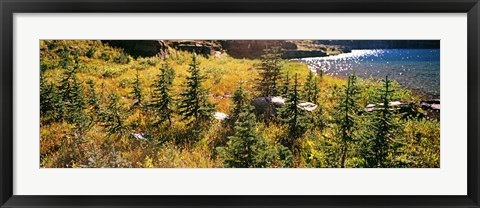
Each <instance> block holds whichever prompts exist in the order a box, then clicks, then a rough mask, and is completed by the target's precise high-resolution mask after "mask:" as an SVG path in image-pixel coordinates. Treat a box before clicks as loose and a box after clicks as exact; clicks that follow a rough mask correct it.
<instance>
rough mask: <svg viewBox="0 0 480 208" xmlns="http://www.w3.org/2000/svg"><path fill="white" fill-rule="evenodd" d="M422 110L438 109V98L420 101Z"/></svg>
mask: <svg viewBox="0 0 480 208" xmlns="http://www.w3.org/2000/svg"><path fill="white" fill-rule="evenodd" d="M420 106H421V107H422V109H423V110H438V111H440V99H433V100H424V101H422V102H421V103H420Z"/></svg>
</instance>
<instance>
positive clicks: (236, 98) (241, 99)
mask: <svg viewBox="0 0 480 208" xmlns="http://www.w3.org/2000/svg"><path fill="white" fill-rule="evenodd" d="M232 100H233V108H232V109H231V110H230V115H229V117H228V118H227V122H228V124H229V125H230V126H233V125H234V124H235V122H237V120H238V118H239V116H240V113H241V112H242V110H243V108H244V106H245V105H248V103H249V101H250V99H249V97H248V94H247V92H246V91H245V90H244V88H243V87H242V84H240V85H239V86H238V88H237V89H236V90H235V92H234V93H233V96H232Z"/></svg>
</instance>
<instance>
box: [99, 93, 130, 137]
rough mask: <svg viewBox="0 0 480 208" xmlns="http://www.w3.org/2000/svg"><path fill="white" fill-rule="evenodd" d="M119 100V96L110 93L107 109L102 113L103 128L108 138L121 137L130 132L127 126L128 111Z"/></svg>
mask: <svg viewBox="0 0 480 208" xmlns="http://www.w3.org/2000/svg"><path fill="white" fill-rule="evenodd" d="M119 100H120V97H119V96H118V95H117V94H115V93H110V94H109V95H108V103H107V106H106V108H103V109H102V111H101V112H100V122H101V126H102V127H103V128H105V130H106V132H107V135H108V136H111V135H117V136H121V135H122V134H124V133H126V132H127V130H128V127H127V125H126V124H125V119H126V110H125V108H124V107H123V106H122V105H121V104H120V102H119Z"/></svg>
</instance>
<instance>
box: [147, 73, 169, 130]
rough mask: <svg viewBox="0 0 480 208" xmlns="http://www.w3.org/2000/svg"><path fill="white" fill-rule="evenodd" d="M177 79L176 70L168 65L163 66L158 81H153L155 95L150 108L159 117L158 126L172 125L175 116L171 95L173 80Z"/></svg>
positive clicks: (153, 94)
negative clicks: (162, 124)
mask: <svg viewBox="0 0 480 208" xmlns="http://www.w3.org/2000/svg"><path fill="white" fill-rule="evenodd" d="M174 77H175V70H174V69H173V68H172V67H170V66H169V65H167V64H164V65H162V67H161V68H160V73H159V74H158V75H157V79H155V80H154V81H153V84H152V87H153V93H152V99H151V103H150V107H151V108H152V110H153V111H154V112H155V115H156V116H157V118H158V119H157V120H156V121H155V123H156V124H161V123H164V122H165V121H168V124H169V125H171V124H172V114H173V107H172V104H173V102H172V101H173V99H172V97H171V95H170V90H171V87H172V85H173V79H174Z"/></svg>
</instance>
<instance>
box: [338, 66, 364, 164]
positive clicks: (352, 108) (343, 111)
mask: <svg viewBox="0 0 480 208" xmlns="http://www.w3.org/2000/svg"><path fill="white" fill-rule="evenodd" d="M356 80H357V77H356V75H355V73H353V74H352V75H350V76H349V77H348V82H347V86H346V87H345V89H344V91H343V95H342V96H341V97H340V102H339V106H338V111H337V112H336V115H335V123H336V124H337V125H338V127H339V133H340V135H339V136H340V139H341V145H342V149H341V158H340V167H342V168H344V167H345V163H346V157H347V152H348V146H349V144H350V143H352V142H353V141H354V140H355V135H354V134H355V131H356V128H357V121H356V116H357V113H358V110H359V105H358V103H357V100H358V95H359V89H358V87H357V85H356Z"/></svg>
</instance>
